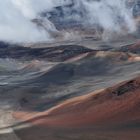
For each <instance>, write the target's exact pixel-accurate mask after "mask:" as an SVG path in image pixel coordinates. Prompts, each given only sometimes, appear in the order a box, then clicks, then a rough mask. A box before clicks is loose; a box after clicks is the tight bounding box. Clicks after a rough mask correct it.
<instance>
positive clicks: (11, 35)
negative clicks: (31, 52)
mask: <svg viewBox="0 0 140 140" xmlns="http://www.w3.org/2000/svg"><path fill="white" fill-rule="evenodd" d="M125 1H126V0H115V1H114V0H101V1H93V0H77V1H76V0H75V1H74V2H75V4H77V3H82V4H83V6H84V8H85V9H86V10H87V11H88V13H87V15H86V16H87V17H89V21H90V23H91V24H94V23H98V24H99V25H100V26H102V27H103V28H104V29H110V30H115V31H120V30H121V28H122V26H124V25H125V27H126V28H127V29H128V30H129V31H130V32H132V31H134V30H135V23H134V20H133V18H132V15H131V14H132V13H131V9H127V8H126V6H125ZM69 2H70V0H1V1H0V40H8V41H15V42H24V41H26V42H30V41H31V42H32V41H44V40H50V39H51V37H50V35H49V33H47V32H46V31H44V30H39V29H38V28H37V27H36V26H35V25H34V24H33V23H32V22H31V20H32V19H33V18H36V17H37V15H38V13H40V12H41V11H44V10H48V11H49V10H51V9H52V8H53V7H55V6H58V5H64V4H66V3H69ZM69 16H73V15H69ZM83 20H84V19H83ZM118 20H122V21H121V22H122V23H121V22H119V21H118ZM82 22H84V21H82ZM48 23H49V22H48ZM48 27H53V26H48ZM49 30H50V29H49Z"/></svg>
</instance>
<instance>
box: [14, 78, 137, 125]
mask: <svg viewBox="0 0 140 140" xmlns="http://www.w3.org/2000/svg"><path fill="white" fill-rule="evenodd" d="M13 115H14V117H15V118H17V119H20V120H24V121H25V120H28V121H29V122H31V123H32V124H35V125H37V126H51V127H61V128H63V127H64V128H65V127H67V128H71V127H85V126H91V125H95V126H96V125H106V124H107V125H111V126H112V125H123V124H124V125H125V124H128V125H129V124H139V122H140V77H139V78H136V79H133V80H131V81H127V82H124V83H121V84H119V85H117V86H114V87H111V88H107V89H105V90H102V91H96V92H93V93H90V94H88V95H84V96H81V97H76V98H72V99H70V100H67V101H65V102H62V103H61V104H60V105H58V106H56V107H54V108H52V109H50V110H48V111H46V112H43V113H31V112H29V113H27V112H15V113H14V114H13Z"/></svg>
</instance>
